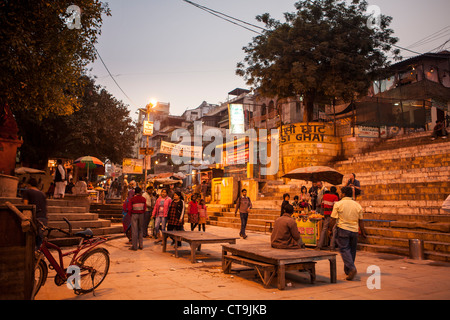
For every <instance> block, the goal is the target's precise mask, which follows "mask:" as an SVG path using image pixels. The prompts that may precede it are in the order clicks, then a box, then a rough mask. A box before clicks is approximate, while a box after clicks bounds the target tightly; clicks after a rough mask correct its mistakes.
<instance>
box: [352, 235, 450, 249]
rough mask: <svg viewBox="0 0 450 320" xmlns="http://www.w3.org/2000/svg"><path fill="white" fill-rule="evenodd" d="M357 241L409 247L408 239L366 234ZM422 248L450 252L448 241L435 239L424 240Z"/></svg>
mask: <svg viewBox="0 0 450 320" xmlns="http://www.w3.org/2000/svg"><path fill="white" fill-rule="evenodd" d="M358 242H360V243H363V244H371V245H381V246H389V247H399V248H407V249H409V240H408V239H399V238H388V237H377V236H367V237H366V239H364V240H362V239H359V240H358ZM424 250H426V251H436V252H441V253H450V243H445V242H436V241H424Z"/></svg>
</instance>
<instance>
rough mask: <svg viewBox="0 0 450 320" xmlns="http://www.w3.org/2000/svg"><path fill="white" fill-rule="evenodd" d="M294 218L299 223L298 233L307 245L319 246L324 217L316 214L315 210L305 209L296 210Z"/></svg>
mask: <svg viewBox="0 0 450 320" xmlns="http://www.w3.org/2000/svg"><path fill="white" fill-rule="evenodd" d="M292 218H293V219H295V221H296V223H297V227H298V231H299V232H300V235H301V237H302V240H303V242H304V243H305V245H309V246H317V243H318V242H319V238H320V232H321V230H322V219H323V216H322V215H321V214H318V213H316V212H315V211H314V210H313V211H309V210H308V209H307V208H305V209H301V210H295V212H294V214H293V215H292Z"/></svg>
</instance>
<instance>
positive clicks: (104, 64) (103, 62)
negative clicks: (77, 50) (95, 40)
mask: <svg viewBox="0 0 450 320" xmlns="http://www.w3.org/2000/svg"><path fill="white" fill-rule="evenodd" d="M94 49H95V52H97V55H98V57H99V58H100V61H101V62H102V64H103V66H104V67H105V69H106V71H107V72H108V74H109V76H110V77H111V79H113V81H114V83H115V84H116V85H117V87H118V88H119V89H120V91H122V93H123V94H124V95H125V97H127V99H128V100H129V101H130V102H131V103H132V104H133V105H134V106H135V107H136V104H135V103H134V101H133V100H131V98H130V97H129V96H128V95H127V94H126V93H125V91H123V89H122V87H121V86H120V85H119V84H118V83H117V81H116V79H114V77H113V75H112V74H111V72H110V71H109V69H108V67H107V66H106V63H105V61H103V59H102V56H101V55H100V53H99V52H98V50H97V48H95V47H94Z"/></svg>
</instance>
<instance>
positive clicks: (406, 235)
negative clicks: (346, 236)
mask: <svg viewBox="0 0 450 320" xmlns="http://www.w3.org/2000/svg"><path fill="white" fill-rule="evenodd" d="M366 233H367V234H368V235H373V236H382V237H388V238H400V239H420V240H423V241H434V242H444V243H450V233H443V232H429V231H418V230H405V229H397V228H378V227H367V228H366Z"/></svg>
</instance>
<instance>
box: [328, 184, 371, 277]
mask: <svg viewBox="0 0 450 320" xmlns="http://www.w3.org/2000/svg"><path fill="white" fill-rule="evenodd" d="M341 192H342V195H343V198H342V200H341V201H338V202H336V203H335V204H334V207H333V212H332V213H331V223H330V225H329V229H328V230H333V227H334V224H335V223H337V237H336V242H337V244H338V246H339V252H340V253H341V257H342V260H343V261H344V272H345V274H346V275H347V278H346V279H347V280H352V279H353V278H354V277H355V275H356V267H355V258H356V247H357V245H358V233H359V230H361V236H362V237H364V238H365V237H366V232H365V229H364V224H363V221H362V220H361V219H362V217H363V216H362V214H363V209H362V207H361V205H360V204H359V203H357V202H356V201H354V200H353V199H352V196H353V189H352V188H350V187H343V188H342V189H341Z"/></svg>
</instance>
